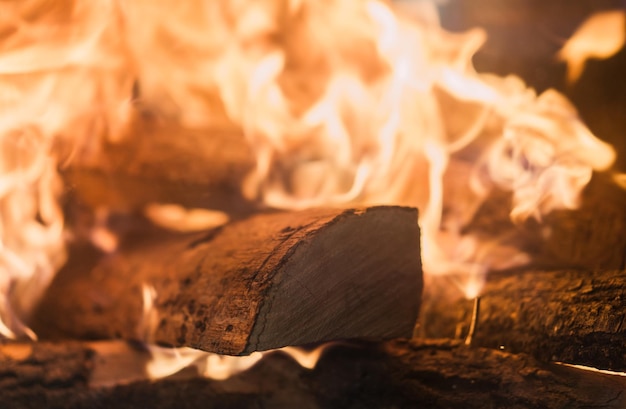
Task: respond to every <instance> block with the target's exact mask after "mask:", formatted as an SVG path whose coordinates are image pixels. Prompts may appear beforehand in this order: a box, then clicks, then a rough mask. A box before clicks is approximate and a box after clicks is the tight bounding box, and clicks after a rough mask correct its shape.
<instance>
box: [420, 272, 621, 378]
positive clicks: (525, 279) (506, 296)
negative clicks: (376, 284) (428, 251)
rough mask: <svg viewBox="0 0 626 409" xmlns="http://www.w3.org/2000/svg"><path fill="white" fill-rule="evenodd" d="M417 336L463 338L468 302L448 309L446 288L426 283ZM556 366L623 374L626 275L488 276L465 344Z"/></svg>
mask: <svg viewBox="0 0 626 409" xmlns="http://www.w3.org/2000/svg"><path fill="white" fill-rule="evenodd" d="M425 288H426V289H427V292H426V293H425V296H424V302H423V307H422V316H421V319H420V321H421V330H420V331H421V334H422V335H424V336H429V337H455V336H456V337H460V336H465V334H466V333H467V329H468V327H469V321H470V319H471V314H472V306H473V303H472V302H471V301H467V300H459V301H457V302H450V301H449V300H451V299H453V298H451V295H450V291H452V290H451V287H450V283H449V282H448V281H447V280H446V279H444V278H441V279H433V278H430V279H429V282H427V283H426V287H425ZM472 342H473V343H474V344H475V345H477V346H483V347H489V348H502V349H504V350H505V351H511V352H514V353H517V352H525V353H528V354H531V355H534V356H535V357H536V358H538V359H540V360H543V361H561V362H567V363H573V364H582V365H588V366H592V367H596V368H602V369H612V370H616V371H626V271H623V270H613V271H596V272H593V271H580V270H578V271H576V270H563V271H534V270H530V271H523V272H514V273H509V274H503V275H491V276H489V277H488V279H487V283H486V285H485V288H484V291H483V294H482V295H481V297H480V313H479V319H478V324H477V328H476V332H475V334H474V337H473V341H472Z"/></svg>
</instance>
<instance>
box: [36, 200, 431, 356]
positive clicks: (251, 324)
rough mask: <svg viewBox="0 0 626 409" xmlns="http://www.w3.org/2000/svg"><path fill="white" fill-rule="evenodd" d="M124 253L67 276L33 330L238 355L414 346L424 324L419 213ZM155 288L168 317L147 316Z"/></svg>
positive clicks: (252, 228)
mask: <svg viewBox="0 0 626 409" xmlns="http://www.w3.org/2000/svg"><path fill="white" fill-rule="evenodd" d="M123 248H125V250H124V251H122V252H121V253H119V254H115V255H111V256H108V257H105V258H103V259H102V260H101V261H99V262H98V263H97V264H96V265H95V266H94V267H93V268H89V267H88V266H87V265H85V264H83V265H81V266H80V267H79V268H80V269H81V270H82V271H78V272H77V271H74V272H71V271H68V270H71V268H70V267H68V268H67V269H66V271H62V272H60V273H59V275H58V276H57V278H56V280H55V281H54V282H53V283H52V285H51V287H50V289H49V291H48V293H47V294H46V297H45V299H44V300H43V301H42V303H41V305H40V307H39V309H38V313H37V314H36V317H35V318H34V320H33V327H34V328H35V330H36V331H37V333H38V334H41V335H42V336H48V337H67V336H72V337H79V338H87V339H102V338H127V339H139V340H149V341H151V342H156V343H160V344H167V345H175V346H190V347H193V348H198V349H203V350H206V351H212V352H217V353H222V354H234V355H238V354H247V353H250V352H252V351H255V350H266V349H273V348H277V347H281V346H286V345H299V344H306V343H310V342H319V341H327V340H332V339H341V338H355V337H373V338H390V337H398V336H408V335H410V334H411V333H412V330H413V327H414V325H415V322H416V319H417V314H418V310H419V305H420V296H421V288H422V278H421V277H422V276H421V263H420V256H419V254H420V253H419V228H418V226H417V211H416V210H415V209H411V208H402V207H374V208H365V209H357V210H332V209H315V210H307V211H302V212H291V213H290V212H284V213H272V214H261V215H256V216H253V217H251V218H249V219H246V220H242V221H238V222H233V223H231V224H229V225H227V226H225V227H223V228H218V229H215V230H213V231H210V232H206V233H202V234H199V235H198V234H196V235H190V236H175V237H169V238H153V239H150V240H148V242H144V243H135V244H132V243H130V244H129V245H128V246H126V247H123ZM89 257H92V256H91V255H89ZM146 286H147V287H151V288H154V290H155V291H156V297H155V298H154V300H153V305H154V308H153V309H152V312H153V314H156V315H146V314H144V312H143V305H144V302H145V301H144V299H143V297H142V288H145V287H146Z"/></svg>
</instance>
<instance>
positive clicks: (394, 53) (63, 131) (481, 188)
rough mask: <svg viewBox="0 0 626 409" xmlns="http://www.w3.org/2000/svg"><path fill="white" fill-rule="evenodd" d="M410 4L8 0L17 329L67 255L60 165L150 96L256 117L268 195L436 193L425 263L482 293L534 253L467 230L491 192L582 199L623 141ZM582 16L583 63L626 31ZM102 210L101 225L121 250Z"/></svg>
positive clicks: (3, 238) (2, 262) (517, 207)
mask: <svg viewBox="0 0 626 409" xmlns="http://www.w3.org/2000/svg"><path fill="white" fill-rule="evenodd" d="M402 6H403V7H402V9H403V10H404V11H403V12H400V11H399V9H396V8H395V7H394V4H392V3H390V2H386V1H382V0H215V1H202V0H194V1H191V0H190V1H185V2H180V1H174V0H169V1H165V0H164V1H159V2H155V1H150V0H134V1H125V0H117V1H114V0H72V1H66V2H51V1H47V0H25V1H20V2H0V51H1V52H0V107H1V108H2V109H1V110H0V143H1V144H2V151H1V153H0V206H1V209H2V211H1V213H0V269H1V270H2V271H0V334H2V335H4V336H9V337H14V336H19V335H28V336H31V337H34V336H35V335H34V334H32V332H31V331H30V330H28V328H27V327H26V326H25V325H24V324H23V320H24V319H25V318H27V316H28V312H29V311H30V310H31V309H32V306H33V305H34V303H35V302H36V300H37V298H38V295H39V294H40V293H41V292H42V291H43V289H44V288H45V287H46V285H47V283H48V282H49V281H50V278H51V277H52V275H53V274H54V272H55V271H56V269H58V267H59V266H60V265H61V264H62V262H63V260H64V250H63V248H64V245H63V241H64V236H63V215H62V212H61V210H60V208H59V205H58V197H59V194H60V191H61V186H60V185H61V182H60V178H59V176H58V174H57V170H58V168H59V166H62V165H63V164H65V163H66V162H67V161H69V160H71V158H72V156H74V155H81V158H82V157H87V158H90V157H91V155H92V154H94V153H95V152H97V150H98V147H99V146H100V145H101V144H102V143H103V142H104V141H117V140H119V139H121V138H124V137H132V135H129V131H128V127H127V126H128V123H129V122H130V120H131V119H132V118H136V117H140V116H139V115H136V113H137V111H139V112H143V111H144V110H148V111H150V112H153V113H155V114H156V115H157V116H159V117H160V118H164V119H166V120H169V121H174V122H177V123H179V124H180V125H181V126H187V127H202V126H209V125H211V124H216V123H220V124H229V123H230V124H235V125H236V126H238V127H240V128H241V129H242V131H243V133H244V134H245V136H246V140H247V141H248V143H249V144H250V145H251V146H252V147H253V150H254V152H255V154H256V159H257V167H256V170H255V171H254V172H253V173H252V174H250V175H249V177H248V178H247V180H246V183H245V186H243V187H242V189H243V190H244V192H245V193H246V194H247V195H248V196H249V197H250V198H254V199H259V200H262V201H263V202H264V203H265V204H267V205H268V206H271V207H275V208H285V209H300V208H307V207H314V206H322V205H323V206H352V205H356V204H358V205H369V204H401V205H410V206H416V207H418V208H420V210H421V214H420V220H419V222H420V224H421V226H422V237H423V238H422V243H423V245H422V251H423V254H422V259H423V264H424V269H425V272H426V273H429V274H453V275H455V276H456V277H459V280H458V281H459V286H460V287H461V288H463V289H464V291H465V292H466V294H467V295H468V296H475V295H477V294H479V293H480V290H481V286H482V282H483V281H484V277H485V274H486V272H487V271H489V270H490V269H492V268H497V267H502V266H503V265H507V266H511V265H515V264H518V263H523V262H525V261H526V260H527V255H524V254H520V253H519V252H516V253H515V254H516V257H509V255H510V254H509V253H506V251H507V249H506V247H504V246H500V245H498V241H497V239H496V238H492V239H491V240H485V239H483V238H480V237H477V236H473V235H470V234H466V233H463V226H464V225H465V224H466V223H467V222H468V221H469V220H470V219H471V217H472V216H473V214H474V212H475V210H476V209H477V208H478V206H479V205H480V203H481V202H482V201H483V200H484V199H485V198H486V197H487V195H488V194H489V192H490V191H491V190H492V189H494V188H499V189H502V190H506V191H509V192H511V195H512V199H513V200H512V203H513V206H512V208H511V209H510V215H511V218H512V219H513V220H514V221H522V220H524V219H526V218H529V217H533V218H536V219H540V218H541V217H542V215H544V214H546V213H548V212H550V211H551V210H553V209H556V208H563V207H565V208H572V207H575V206H576V205H577V202H578V197H579V193H580V191H581V189H582V188H583V187H584V186H585V184H586V183H587V182H588V181H589V179H590V177H591V173H592V171H593V170H605V169H607V168H608V167H609V166H610V165H611V164H612V162H613V161H614V157H615V153H614V151H613V149H612V147H610V146H609V145H607V144H605V143H603V142H601V141H600V140H598V139H597V138H596V137H595V136H594V135H593V134H592V133H591V132H590V131H589V130H588V129H587V128H586V127H585V125H584V124H583V123H582V122H581V121H580V119H579V117H578V115H577V112H576V110H575V108H574V107H573V106H572V105H571V104H570V103H569V102H568V101H567V100H566V99H565V98H564V97H563V96H562V95H560V94H559V93H557V92H556V91H554V90H548V91H546V92H544V93H542V94H540V95H537V93H536V92H535V91H534V90H532V89H529V88H528V87H526V85H525V84H524V83H523V82H522V81H521V80H520V79H519V78H517V77H514V76H509V77H504V78H502V77H496V76H494V75H489V74H480V73H477V72H476V71H475V70H474V68H473V67H472V64H471V59H472V56H473V55H474V53H475V52H476V50H478V49H479V47H480V46H481V45H482V44H483V42H484V41H485V37H486V35H485V33H484V31H483V30H480V29H475V30H470V31H467V32H465V33H449V32H446V31H444V30H443V29H442V28H441V27H440V25H439V21H438V17H437V10H436V8H435V5H434V3H432V2H425V1H420V2H410V3H409V2H403V4H402ZM611 16H613V17H607V18H608V20H606V19H605V20H604V23H602V24H600V26H601V27H600V28H595V29H593V30H594V32H598V33H600V34H599V35H600V36H603V37H607V38H608V35H606V36H605V35H604V34H602V33H603V31H601V28H602V26H603V25H604V24H606V25H607V27H608V26H609V25H610V26H611V27H613V28H615V27H617V26H618V24H617V23H616V22H617V21H618V20H619V19H620V18H622V19H623V15H622V17H619V16H617V15H611ZM608 22H610V24H609V23H608ZM594 25H595V26H597V25H598V23H594ZM581 30H583V29H581ZM585 30H587V29H585ZM581 36H582V37H579V36H575V37H574V39H573V40H572V42H571V43H568V45H566V47H565V48H564V50H563V52H562V58H565V59H566V60H567V61H568V63H569V64H570V77H575V76H577V75H578V72H579V71H580V70H582V64H583V63H584V60H585V59H586V58H588V57H589V56H601V57H602V56H608V55H609V54H610V53H612V52H614V50H615V49H616V47H618V45H619V44H618V43H620V41H613V42H611V41H608V40H607V42H606V44H608V45H603V46H602V48H601V49H600V48H594V51H593V52H591V51H589V50H591V49H590V48H589V47H587V48H586V49H585V47H582V46H574V45H570V44H583V43H584V41H582V40H575V39H576V38H588V36H587V34H584V35H582V34H581ZM618 40H619V38H618ZM621 43H623V39H622V40H621ZM603 44H605V43H603ZM572 47H575V48H576V49H578V50H580V48H578V47H582V49H584V50H585V51H576V52H570V51H566V50H569V49H572ZM594 52H595V54H594ZM574 56H575V57H574ZM576 67H580V68H576ZM131 100H132V103H131ZM138 120H140V119H138ZM459 198H461V199H462V200H458V199H459ZM102 214H105V215H106V209H104V210H102ZM146 214H148V215H149V217H151V218H152V219H154V220H155V221H158V222H160V223H162V224H166V225H169V226H172V225H176V224H178V223H179V222H180V221H181V220H182V221H185V222H186V223H187V222H188V224H189V226H190V228H195V227H196V226H198V225H199V224H202V223H217V222H220V221H219V220H218V221H215V217H205V216H206V214H205V215H201V217H200V216H198V217H196V215H197V212H196V213H194V211H193V210H190V211H187V210H184V209H181V208H179V207H168V206H164V205H155V206H150V207H148V208H147V209H146ZM209 216H211V215H209ZM218 218H219V217H218ZM222 221H223V220H222ZM101 227H102V228H101V229H99V230H97V231H94V233H93V234H94V240H95V241H97V242H98V243H99V245H100V246H101V247H103V248H105V249H107V250H108V251H113V250H114V249H115V247H116V240H115V238H114V237H111V236H110V235H108V233H107V231H106V228H104V227H103V226H101ZM496 253H497V254H499V257H498V256H497V255H494V254H496ZM503 260H504V261H503ZM143 296H144V300H150V301H145V303H146V304H145V305H147V307H146V311H147V312H146V324H145V326H144V328H140V329H139V332H140V333H139V334H138V336H139V337H143V338H142V339H145V340H146V341H147V342H149V341H150V338H149V335H150V328H151V325H153V324H152V323H153V322H154V321H155V320H156V318H157V317H156V315H155V314H156V309H155V308H153V301H154V299H155V297H156V296H157V294H154V291H153V290H152V289H150V287H149V286H146V287H144V290H143ZM154 348H155V349H154V351H159V350H158V349H156V347H154ZM168 354H173V355H172V356H171V357H170V358H171V359H170V358H168V357H167V356H168ZM157 355H159V356H161V358H158V359H157V358H155V360H154V363H153V365H155V367H154V368H153V373H154V374H155V376H161V375H163V374H164V373H166V372H171V371H175V367H176V365H175V364H174V363H172V362H179V363H180V362H182V363H185V364H189V363H191V362H196V363H198V362H201V363H198V366H200V367H201V370H202V371H203V372H205V373H208V372H210V373H212V374H213V375H212V376H217V377H219V376H225V375H221V374H224V373H227V372H228V371H226V370H223V369H220V368H223V367H237V368H239V367H247V366H249V365H252V364H254V362H256V361H255V359H257V357H258V355H255V356H254V357H251V358H250V361H246V363H243V364H236V365H235V364H232V363H230V361H228V359H230V358H221V357H215V356H213V355H205V354H198V353H197V352H195V351H187V350H181V351H177V352H172V351H168V352H162V351H161V352H155V357H156V356H157ZM295 355H297V354H295ZM312 356H314V355H312ZM161 361H163V362H165V361H167V363H166V365H165V369H163V368H161V367H159V364H158V362H161ZM303 362H304V361H303ZM307 365H312V364H311V363H310V362H309V363H307ZM210 368H214V369H210Z"/></svg>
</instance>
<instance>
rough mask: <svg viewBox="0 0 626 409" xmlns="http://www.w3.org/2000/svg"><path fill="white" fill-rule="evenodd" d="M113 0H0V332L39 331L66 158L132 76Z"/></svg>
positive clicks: (115, 110) (92, 138) (113, 118)
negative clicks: (34, 323)
mask: <svg viewBox="0 0 626 409" xmlns="http://www.w3.org/2000/svg"><path fill="white" fill-rule="evenodd" d="M121 26H122V24H121V20H120V14H119V10H118V7H117V5H116V3H115V2H110V1H104V0H101V1H94V2H79V1H68V2H63V3H55V2H47V1H46V2H43V1H32V0H29V1H19V2H2V3H1V4H0V144H1V146H2V150H1V154H0V207H1V209H2V210H1V213H0V334H1V335H3V336H5V337H17V336H23V335H27V336H29V337H31V338H34V334H33V333H32V331H30V330H29V329H28V328H27V327H26V326H25V325H24V324H23V321H24V320H25V319H27V317H28V314H29V312H30V311H31V310H32V308H33V306H34V304H35V303H36V301H37V300H38V298H39V296H40V295H41V293H42V292H43V290H44V289H45V288H46V286H47V284H48V283H49V281H50V279H51V278H52V276H53V274H54V273H55V271H56V270H57V269H58V268H59V267H60V266H61V265H62V263H63V262H64V260H65V252H64V238H63V237H64V236H63V215H62V212H61V210H60V208H59V205H58V199H59V196H60V193H61V190H62V183H61V180H60V178H59V176H58V175H57V167H58V165H59V163H60V161H61V160H64V159H67V158H68V157H69V156H71V154H73V153H76V152H77V151H79V150H87V151H88V150H89V149H90V146H91V145H93V144H94V143H95V142H96V141H97V139H98V138H99V137H104V136H105V135H107V136H113V135H115V134H116V133H117V132H119V131H120V129H121V127H122V124H123V122H124V118H125V115H128V110H126V111H125V107H126V108H127V105H125V101H126V100H127V99H128V96H129V95H130V89H131V86H132V76H131V77H129V76H128V61H127V59H125V57H124V56H123V54H122V53H120V51H119V50H120V48H121V47H123V44H122V41H121V39H120V37H119V32H118V30H119V29H120V27H121Z"/></svg>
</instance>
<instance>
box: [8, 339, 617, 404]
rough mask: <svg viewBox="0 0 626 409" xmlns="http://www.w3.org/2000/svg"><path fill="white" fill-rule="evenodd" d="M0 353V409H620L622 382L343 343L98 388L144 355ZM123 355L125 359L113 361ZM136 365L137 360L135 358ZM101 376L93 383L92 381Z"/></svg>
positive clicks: (114, 351)
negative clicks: (300, 359)
mask: <svg viewBox="0 0 626 409" xmlns="http://www.w3.org/2000/svg"><path fill="white" fill-rule="evenodd" d="M20 347H21V348H22V349H24V348H26V349H27V350H29V351H30V352H26V353H24V352H18V353H17V354H16V353H15V351H14V350H15V346H11V348H12V349H13V351H11V348H9V351H8V352H7V346H0V407H11V408H14V409H21V408H39V407H44V406H45V407H47V408H105V407H116V408H135V407H152V408H197V407H203V408H224V407H232V408H235V407H253V408H293V407H301V408H311V409H318V408H342V409H343V408H371V407H429V408H495V407H510V408H537V407H542V408H564V407H567V408H588V407H598V408H623V407H624V404H626V395H625V394H624V390H626V378H624V377H620V376H610V375H605V374H600V373H594V372H588V371H581V370H577V369H573V368H567V367H562V366H557V365H546V364H542V363H539V362H537V361H535V360H534V359H533V358H531V357H529V356H526V355H514V354H510V353H507V352H502V351H494V350H489V349H484V348H468V347H466V346H464V345H460V344H459V343H454V342H450V341H429V342H424V341H417V340H412V341H405V340H395V341H388V342H385V343H365V342H361V343H341V344H335V345H332V346H329V347H327V348H326V349H325V352H324V353H323V354H322V356H321V358H320V360H319V361H318V362H317V365H316V366H315V367H314V368H313V369H311V370H309V369H306V368H303V367H301V366H300V365H298V364H297V363H296V362H295V361H294V360H292V359H291V358H290V357H288V356H287V355H286V354H285V353H283V352H280V351H278V352H272V353H269V354H267V355H266V356H264V357H263V359H262V360H261V361H259V362H258V363H257V364H256V365H255V366H253V367H252V368H250V369H249V370H247V371H245V372H242V373H239V374H237V375H234V376H232V377H230V378H228V379H226V380H222V381H216V380H210V379H203V378H200V377H198V376H197V375H196V374H194V373H193V372H191V371H186V372H185V373H181V374H178V375H175V376H174V377H172V378H166V379H162V380H159V381H148V380H147V379H145V378H144V379H140V378H136V379H134V380H127V381H124V380H122V381H120V382H119V383H118V384H116V385H111V386H106V387H103V386H102V385H101V384H99V383H98V382H96V383H94V382H92V380H93V374H94V372H98V371H100V372H101V373H102V372H103V369H104V370H106V368H112V364H111V362H110V361H111V360H113V361H116V360H117V362H123V361H124V360H123V359H121V357H122V356H125V357H126V360H127V361H128V362H136V361H137V362H139V361H141V359H143V357H144V356H145V352H143V351H141V350H137V349H134V348H132V347H130V346H123V345H122V346H120V345H116V344H114V343H113V344H112V343H111V342H98V343H89V344H80V343H65V344H60V345H59V344H49V343H36V344H33V345H30V346H28V345H21V346H20ZM120 351H123V352H120ZM135 355H137V356H135ZM98 376H100V375H98Z"/></svg>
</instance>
